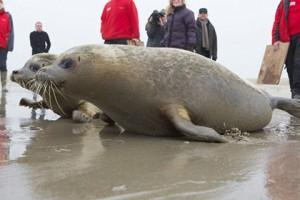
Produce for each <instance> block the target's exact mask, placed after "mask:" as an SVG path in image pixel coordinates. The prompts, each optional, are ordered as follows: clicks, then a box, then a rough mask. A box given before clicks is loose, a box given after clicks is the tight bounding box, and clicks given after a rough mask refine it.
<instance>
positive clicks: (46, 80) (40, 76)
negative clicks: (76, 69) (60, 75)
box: [35, 69, 65, 89]
mask: <svg viewBox="0 0 300 200" xmlns="http://www.w3.org/2000/svg"><path fill="white" fill-rule="evenodd" d="M35 79H36V81H37V82H38V83H39V84H43V85H47V84H52V85H55V86H56V87H57V88H59V89H62V88H63V87H64V86H65V81H64V80H61V81H60V80H57V77H54V76H52V75H50V74H49V73H48V72H47V71H46V70H43V69H41V70H39V71H38V72H37V73H36V75H35Z"/></svg>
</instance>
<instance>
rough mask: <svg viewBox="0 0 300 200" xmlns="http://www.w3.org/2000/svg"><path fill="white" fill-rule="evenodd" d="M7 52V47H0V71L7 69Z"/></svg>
mask: <svg viewBox="0 0 300 200" xmlns="http://www.w3.org/2000/svg"><path fill="white" fill-rule="evenodd" d="M7 53H8V50H7V49H3V48H0V71H1V72H6V71H7V66H6V61H7Z"/></svg>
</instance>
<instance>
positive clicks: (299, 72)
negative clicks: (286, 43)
mask: <svg viewBox="0 0 300 200" xmlns="http://www.w3.org/2000/svg"><path fill="white" fill-rule="evenodd" d="M286 68H287V73H288V76H289V81H290V87H291V92H292V95H293V96H294V95H296V94H297V95H300V34H299V35H297V36H294V37H292V39H291V43H290V47H289V51H288V55H287V59H286Z"/></svg>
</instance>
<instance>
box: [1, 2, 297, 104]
mask: <svg viewBox="0 0 300 200" xmlns="http://www.w3.org/2000/svg"><path fill="white" fill-rule="evenodd" d="M195 18H196V17H195V15H194V13H193V12H192V11H191V10H190V9H188V8H187V6H186V3H185V0H169V5H168V7H167V9H163V10H161V11H158V10H154V11H153V13H152V14H151V15H150V17H149V18H148V22H147V25H146V32H147V35H148V41H147V47H166V48H168V47H169V48H179V49H184V50H188V51H192V52H195V53H198V54H200V55H202V56H205V57H207V58H210V59H212V60H215V61H216V60H217V58H218V53H217V47H218V44H217V34H216V30H215V28H214V26H213V24H212V23H211V21H210V20H209V19H208V10H207V8H200V9H199V13H198V16H197V18H196V19H195ZM299 22H300V0H280V3H279V6H278V9H277V11H276V16H275V22H274V25H273V32H272V43H273V45H274V49H275V50H276V49H278V48H279V45H280V42H290V48H289V52H288V56H287V59H286V67H287V72H288V76H289V80H290V87H291V92H292V97H293V98H297V99H300V23H299ZM35 28H36V30H35V31H34V32H32V33H31V34H30V43H31V47H32V54H33V55H34V54H36V53H42V52H48V51H49V49H50V47H51V42H50V39H49V36H48V34H47V33H46V32H44V31H43V29H42V23H41V22H37V23H36V24H35ZM100 32H101V35H102V38H103V40H104V41H105V44H110V45H114V44H121V45H128V44H130V45H140V44H142V43H141V41H140V29H139V18H138V10H137V8H136V5H135V3H134V1H133V0H110V1H108V2H107V3H106V5H105V7H104V9H103V11H102V15H101V30H100ZM13 41H14V29H13V20H12V16H11V14H10V13H9V12H7V11H5V9H4V3H3V1H2V0H0V71H1V83H2V91H7V89H6V79H7V66H6V61H7V53H8V51H12V50H13V43H14V42H13Z"/></svg>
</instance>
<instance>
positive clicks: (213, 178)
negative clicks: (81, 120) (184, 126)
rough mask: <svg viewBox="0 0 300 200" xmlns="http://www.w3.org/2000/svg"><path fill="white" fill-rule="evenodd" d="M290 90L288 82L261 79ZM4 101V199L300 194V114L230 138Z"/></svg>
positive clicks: (286, 197) (280, 91) (0, 193)
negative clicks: (72, 116) (149, 130)
mask: <svg viewBox="0 0 300 200" xmlns="http://www.w3.org/2000/svg"><path fill="white" fill-rule="evenodd" d="M260 87H262V88H264V89H266V90H267V91H269V92H270V93H271V94H273V95H277V96H286V97H288V96H289V89H288V86H287V85H286V84H283V85H281V86H276V87H274V86H260ZM8 89H9V93H7V94H6V95H2V96H1V104H0V199H1V200H11V199H13V200H15V199H22V200H40V199H54V200H56V199H57V200H58V199H59V200H60V199H64V200H65V199H72V200H83V199H84V200H85V199H87V200H89V199H91V200H95V199H108V200H117V199H122V200H123V199H133V200H135V199H137V200H140V199H153V200H161V199H172V200H173V199H175V200H177V199H197V200H198V199H205V200H216V199H217V200H219V199H220V200H240V199H243V200H271V199H272V200H297V199H300V120H299V119H296V118H294V117H291V116H289V115H288V114H286V113H284V112H281V111H275V112H274V117H273V120H272V122H271V123H270V125H269V126H268V127H266V128H265V129H264V130H263V131H261V132H258V133H254V134H251V136H248V137H246V138H243V139H242V140H236V141H232V142H231V143H228V144H206V143H197V142H188V141H183V140H179V139H175V138H154V137H146V136H138V135H132V134H130V133H126V132H125V133H120V130H119V129H118V128H116V127H105V126H104V124H103V123H102V122H101V121H95V122H94V123H91V124H74V123H73V122H72V121H70V120H61V119H59V117H58V116H57V115H55V114H53V113H52V112H51V111H48V110H47V111H46V113H45V116H43V113H41V111H39V110H37V111H36V113H32V111H31V110H30V109H28V108H23V107H19V106H18V101H19V100H20V98H21V97H28V98H31V97H32V94H31V93H30V92H28V91H26V90H24V89H21V88H20V87H19V86H17V85H15V84H13V83H10V84H9V88H8Z"/></svg>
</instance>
